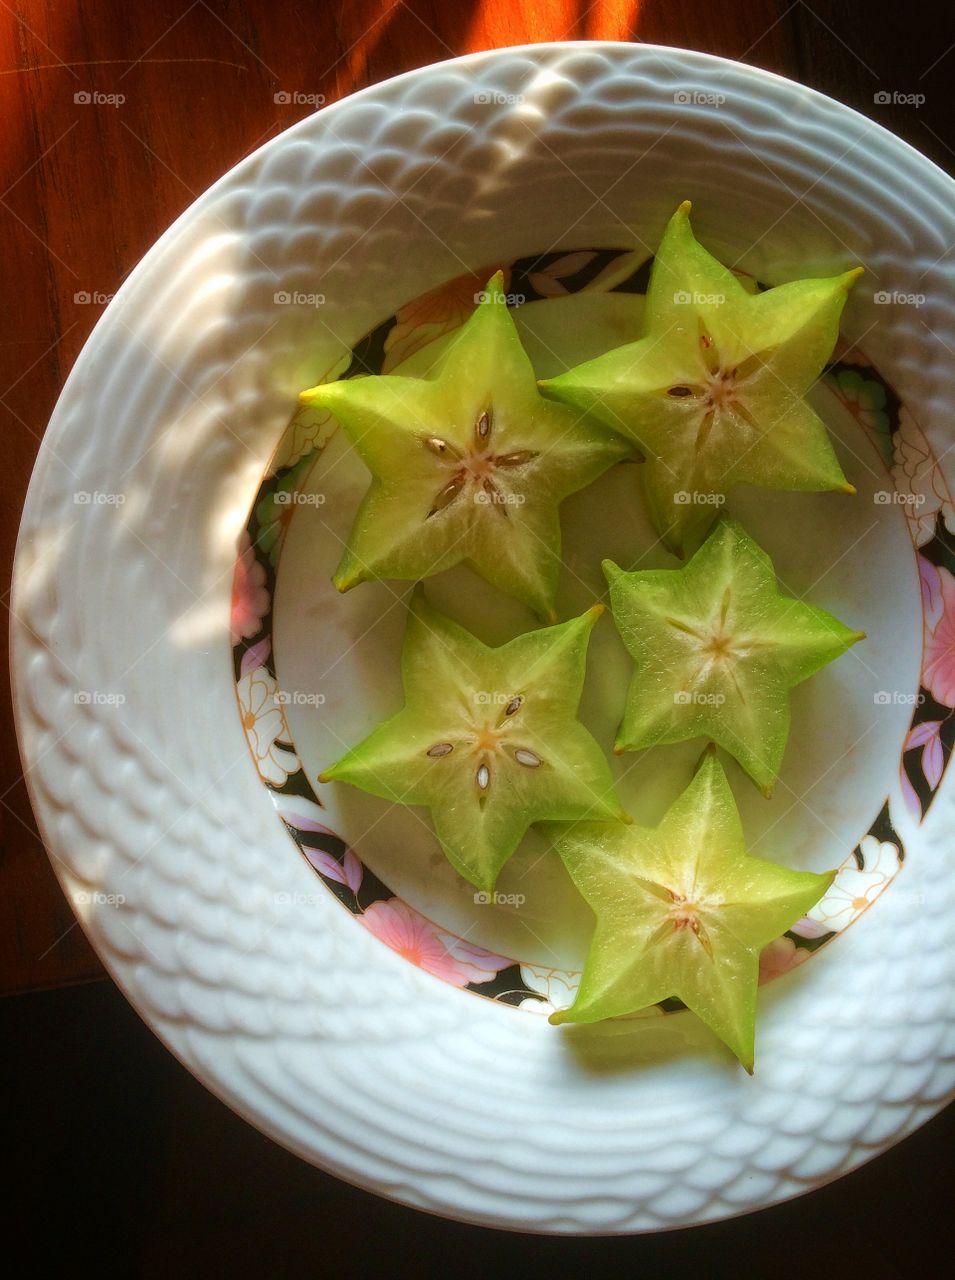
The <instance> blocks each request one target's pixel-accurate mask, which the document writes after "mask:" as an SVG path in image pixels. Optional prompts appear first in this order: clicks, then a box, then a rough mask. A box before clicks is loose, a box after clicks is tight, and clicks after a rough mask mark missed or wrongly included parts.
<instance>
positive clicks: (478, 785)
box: [319, 593, 625, 892]
mask: <svg viewBox="0 0 955 1280" xmlns="http://www.w3.org/2000/svg"><path fill="white" fill-rule="evenodd" d="M602 610H603V606H602V605H595V606H594V608H592V609H590V610H588V612H587V613H585V614H583V615H582V616H581V617H579V618H574V619H572V620H571V621H569V622H563V623H560V624H559V625H558V626H553V627H545V628H543V629H541V630H539V631H531V632H528V633H526V634H525V635H521V636H518V637H517V638H516V639H514V640H511V641H509V642H508V643H507V644H505V645H502V646H500V647H499V648H492V647H489V646H487V645H485V644H483V643H482V642H481V641H480V640H478V639H477V638H476V637H475V636H473V635H471V633H470V632H469V631H466V630H465V629H464V628H463V627H460V626H458V624H457V623H455V622H452V621H451V620H450V619H449V618H446V617H444V616H443V615H442V614H440V613H438V612H436V611H435V610H434V609H432V608H431V607H430V606H429V605H428V604H427V602H426V601H425V600H424V598H423V596H422V595H421V594H420V593H416V595H415V598H414V599H413V602H412V607H411V613H410V616H409V619H408V628H407V632H406V635H405V642H404V650H403V653H402V659H401V664H402V665H401V669H402V680H403V683H404V691H405V705H404V708H403V709H402V710H401V711H399V712H398V714H397V715H395V716H393V717H392V718H391V719H390V720H387V721H385V723H384V724H382V725H380V726H379V727H378V728H377V729H375V730H374V732H373V733H371V734H370V735H369V736H368V737H367V738H366V739H365V740H364V741H363V742H361V743H359V745H358V746H357V747H355V748H354V749H353V750H351V751H349V752H348V754H347V755H345V756H343V757H342V759H341V760H339V761H338V763H337V764H334V765H332V766H331V768H329V769H326V770H325V772H324V773H322V774H321V776H320V778H319V781H321V782H328V781H331V780H333V779H337V780H339V781H342V782H349V783H351V784H352V785H353V786H356V787H360V788H361V789H362V790H363V791H368V792H370V793H371V794H372V795H376V796H382V797H384V798H385V799H387V800H392V801H395V802H397V803H400V804H409V805H425V806H427V807H428V808H429V809H430V810H431V818H432V821H433V823H434V829H435V832H436V834H437V836H438V839H439V841H440V843H441V846H442V848H443V849H444V852H445V854H446V855H447V857H448V859H449V860H450V862H451V863H452V865H453V866H454V867H455V868H456V869H457V870H458V871H459V872H460V873H461V875H462V876H464V878H465V879H466V880H469V881H470V882H471V883H472V884H474V885H477V886H478V887H479V888H480V889H483V890H485V891H488V892H490V891H491V890H492V889H493V888H494V884H495V882H496V880H497V875H498V872H499V871H500V869H501V867H503V865H504V864H505V862H507V860H508V858H509V857H510V856H511V854H512V853H513V852H514V850H515V849H516V848H517V846H518V844H520V842H521V840H522V839H523V837H524V835H525V833H526V831H527V829H528V827H529V826H530V825H531V823H533V822H539V821H543V820H553V821H558V822H573V821H576V820H578V819H581V818H585V817H586V818H593V819H614V818H617V819H624V820H625V815H624V813H623V811H622V809H621V807H620V803H619V801H618V800H617V797H616V796H615V794H614V790H613V780H612V778H611V776H610V769H609V766H608V764H607V760H606V757H605V756H604V754H603V752H602V751H601V749H600V747H599V746H598V744H597V742H596V741H595V740H594V739H593V738H592V737H591V735H590V734H589V733H588V731H587V730H586V729H585V728H584V726H583V725H582V724H581V723H580V722H579V721H578V720H577V706H578V703H579V701H580V695H581V690H582V688H583V683H584V675H585V668H586V661H587V646H588V643H589V640H590V633H591V630H592V628H593V626H594V623H595V622H596V620H597V618H598V617H599V616H600V613H601V612H602Z"/></svg>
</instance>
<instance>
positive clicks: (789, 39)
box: [0, 0, 955, 992]
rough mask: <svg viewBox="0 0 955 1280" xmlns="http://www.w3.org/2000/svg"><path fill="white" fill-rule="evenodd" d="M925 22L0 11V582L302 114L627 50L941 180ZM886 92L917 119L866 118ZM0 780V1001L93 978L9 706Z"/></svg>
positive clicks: (933, 63)
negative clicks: (209, 198) (135, 341)
mask: <svg viewBox="0 0 955 1280" xmlns="http://www.w3.org/2000/svg"><path fill="white" fill-rule="evenodd" d="M949 22H950V23H951V19H949ZM933 23H934V25H932V26H931V28H929V27H926V26H925V25H922V24H913V22H912V20H911V10H910V8H907V7H906V6H898V5H892V6H889V5H888V4H880V3H873V2H872V0H868V2H867V3H863V2H862V0H841V3H836V2H834V0H813V3H812V4H811V5H810V4H807V3H804V0H795V3H792V4H787V2H786V0H778V3H777V2H774V0H737V2H736V3H734V4H729V3H726V2H725V0H724V2H723V3H715V4H714V3H697V2H694V0H594V3H588V0H576V2H575V0H329V2H328V3H322V2H321V0H319V3H316V4H308V3H306V2H305V0H267V2H266V0H219V2H218V3H216V2H214V0H209V2H208V3H207V0H145V2H143V0H140V2H139V3H135V2H131V0H97V2H96V3H95V4H94V3H92V2H80V0H59V3H55V4H44V5H40V4H37V3H31V0H0V120H2V122H3V125H2V147H3V172H2V175H0V192H2V194H0V233H2V237H3V240H2V259H0V262H2V266H0V299H2V307H3V313H2V329H0V423H2V431H3V437H2V438H3V446H4V448H5V450H6V462H5V465H4V466H3V467H2V470H0V485H2V502H0V539H2V557H3V561H4V564H5V565H6V566H7V567H9V565H10V562H11V560H12V557H13V548H14V542H15V539H16V531H17V525H18V522H19V515H20V509H21V507H22V504H23V496H24V493H25V491H26V487H27V483H28V481H29V477H30V471H31V468H32V466H33V460H34V457H35V454H36V449H37V446H38V444H39V441H40V438H41V436H42V434H43V430H44V428H45V425H46V423H47V420H48V418H49V415H50V412H51V410H52V408H53V405H54V403H55V401H56V397H57V395H58V394H59V391H60V388H61V387H62V385H63V381H64V379H65V378H66V375H67V373H68V371H69V369H70V367H71V365H72V364H73V361H74V360H75V359H76V356H77V354H78V353H79V351H80V349H81V347H82V346H83V343H84V342H85V341H86V338H87V336H88V334H89V332H90V330H91V329H92V328H93V325H94V324H95V323H96V321H97V319H98V317H99V316H100V314H101V313H102V310H103V306H104V305H105V300H107V299H108V298H109V296H110V295H111V294H113V293H114V292H115V290H116V289H117V287H118V286H119V284H120V283H121V281H122V280H123V279H124V278H125V276H126V275H127V273H128V272H129V271H130V270H131V269H132V268H133V267H134V266H135V265H136V263H137V262H138V260H139V259H140V257H141V256H142V255H143V254H144V253H145V252H146V250H147V249H148V248H149V247H150V245H151V244H152V243H153V241H154V240H155V239H156V237H157V236H158V235H159V234H160V233H161V232H162V231H164V230H165V228H166V227H167V226H168V225H169V223H170V222H172V220H173V219H174V218H175V217H176V216H177V215H178V214H179V213H181V212H182V211H183V209H185V208H186V207H187V206H188V205H189V204H190V203H191V202H192V200H193V199H194V198H195V197H196V196H197V195H199V193H200V192H202V191H203V190H204V189H205V188H206V187H207V186H208V185H209V184H210V183H211V182H213V181H214V180H215V179H216V178H218V177H219V176H220V175H221V174H223V173H224V172H225V171H226V170H227V169H229V168H231V167H232V165H234V164H235V163H236V162H237V161H238V160H240V159H241V158H242V157H243V156H245V155H247V154H248V153H249V152H250V151H251V150H253V149H254V148H255V147H257V146H259V145H260V144H261V143H263V142H265V141H266V139H268V138H272V137H274V136H275V135H276V134H277V133H279V132H281V130H282V129H284V128H286V127H287V126H288V125H291V124H293V123H294V122H295V120H297V119H298V118H299V117H300V116H302V115H304V114H307V113H308V111H310V110H311V107H309V106H308V105H295V95H296V94H300V95H307V94H322V95H324V97H325V99H326V100H327V101H329V102H331V101H334V100H335V99H337V98H341V97H343V96H345V95H346V94H349V93H351V92H352V91H354V90H355V89H360V88H362V87H364V86H365V85H369V84H373V83H375V82H376V81H378V80H381V79H384V78H385V77H387V76H391V75H394V74H396V73H398V72H401V71H407V70H409V69H410V68H413V67H418V66H421V65H423V64H426V63H430V62H436V61H439V60H441V59H444V58H451V57H454V56H456V55H458V54H462V53H468V52H471V51H472V50H479V49H489V48H496V47H499V46H502V45H510V44H523V43H527V42H536V41H545V40H568V39H601V40H604V39H605V40H641V41H646V42H651V43H660V44H670V45H679V46H684V47H687V48H693V49H702V50H706V51H708V52H711V53H718V54H722V55H723V56H725V57H729V58H736V59H740V60H742V61H744V62H751V63H754V64H756V65H758V66H761V67H767V68H769V69H771V70H773V71H778V72H780V73H782V74H784V75H789V76H792V77H794V78H795V79H798V80H802V81H804V82H805V83H807V84H811V85H813V86H814V87H816V88H818V89H821V90H823V91H824V92H826V93H829V94H832V95H833V96H834V97H836V98H840V99H842V100H843V101H844V102H848V103H850V104H851V105H852V106H855V107H857V108H858V109H859V110H861V111H864V112H865V113H866V114H868V115H870V116H872V117H874V118H875V119H877V120H879V121H880V123H883V124H885V125H887V126H888V127H889V128H891V129H893V130H894V131H895V132H897V133H899V134H901V135H902V136H903V137H905V138H906V139H908V140H909V141H910V142H911V143H912V144H913V145H914V146H916V147H918V148H919V149H920V150H922V151H924V152H926V153H927V154H928V155H929V156H931V157H932V158H933V159H934V160H936V161H937V163H939V164H940V165H942V166H943V167H948V168H949V169H952V168H953V166H955V123H953V121H952V119H951V95H950V93H949V92H948V91H947V85H948V84H949V83H950V81H951V77H952V74H953V72H955V51H953V48H952V46H953V44H955V30H951V29H949V30H945V29H940V28H939V26H938V25H937V23H938V19H934V20H933ZM879 92H888V93H890V94H891V93H893V92H898V93H902V94H913V93H919V94H924V96H925V102H924V104H922V105H921V106H919V107H914V106H911V105H904V104H892V103H890V104H888V105H879V104H877V103H876V102H875V95H876V94H877V93H879ZM283 94H285V95H288V96H289V97H290V98H292V101H291V102H289V103H285V102H283V101H282V95H283ZM94 95H106V97H103V98H99V99H98V100H94V101H91V100H90V99H91V98H92V97H94ZM277 95H278V97H277ZM7 577H9V573H8V574H7ZM3 587H4V592H3V600H4V602H5V603H7V602H8V600H9V590H8V589H9V582H8V581H7V582H4V584H3ZM5 639H6V630H5V629H4V642H5ZM0 760H2V775H0V830H2V833H3V856H2V861H0V984H2V985H0V991H7V992H12V991H26V990H31V989H36V988H40V987H49V986H57V985H62V984H65V983H70V982H78V981H83V980H86V979H90V978H95V977H99V976H101V975H102V972H103V971H102V968H101V966H100V965H99V962H98V960H97V959H96V957H95V955H94V954H93V952H92V950H91V949H90V947H89V945H88V944H87V943H86V941H85V938H84V936H83V934H82V932H81V930H80V929H79V927H78V926H77V925H76V923H75V921H74V918H73V915H72V912H71V911H70V908H69V906H68V905H67V902H66V900H65V899H64V897H63V895H62V894H61V892H60V890H59V887H58V886H57V884H56V881H55V879H54V877H53V874H52V871H51V869H50V866H49V863H48V861H47V858H46V856H45V854H44V852H43V848H42V845H41V842H40V840H39V838H38V836H37V834H36V828H35V825H34V821H33V816H32V813H31V810H30V804H29V800H28V798H27V794H26V788H25V785H24V782H23V779H22V777H21V766H20V762H19V755H18V752H17V746H16V740H15V735H14V730H13V724H12V717H11V713H10V709H9V702H8V700H4V703H3V708H2V722H0Z"/></svg>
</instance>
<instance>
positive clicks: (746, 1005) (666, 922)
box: [550, 754, 835, 1073]
mask: <svg viewBox="0 0 955 1280" xmlns="http://www.w3.org/2000/svg"><path fill="white" fill-rule="evenodd" d="M555 843H556V847H557V850H558V852H559V853H560V856H561V858H562V859H563V860H564V863H565V865H566V867H567V870H568V871H569V872H570V875H571V877H572V878H573V880H574V883H575V884H576V885H577V888H578V889H579V890H580V892H581V893H582V895H583V896H584V898H585V899H586V900H587V902H588V903H589V905H590V906H591V908H592V909H593V911H594V914H595V915H596V917H597V925H596V929H595V931H594V936H593V940H592V942H591V945H590V952H589V954H588V957H587V963H586V967H585V969H584V974H583V978H582V980H581V984H580V988H579V990H578V992H577V997H576V999H575V1000H574V1003H573V1005H572V1006H571V1007H570V1008H569V1009H566V1010H562V1011H559V1012H557V1013H554V1014H552V1015H551V1018H550V1020H551V1022H554V1023H560V1022H598V1021H600V1020H601V1019H603V1018H616V1017H621V1016H623V1015H626V1014H629V1013H635V1012H637V1011H638V1010H640V1009H645V1008H647V1007H648V1006H649V1005H652V1004H657V1003H658V1002H659V1001H661V1000H666V999H669V998H670V997H676V998H677V999H679V1000H682V1001H683V1003H684V1004H685V1005H686V1006H687V1008H689V1009H691V1010H692V1011H693V1013H695V1014H696V1015H697V1016H698V1017H700V1018H702V1019H703V1021H704V1022H705V1023H706V1024H707V1025H708V1026H709V1027H710V1028H711V1029H712V1030H713V1031H714V1032H715V1033H716V1034H717V1035H718V1036H719V1038H720V1039H721V1040H722V1041H723V1042H724V1043H725V1044H726V1045H728V1046H729V1048H730V1049H731V1050H732V1051H733V1053H734V1054H735V1055H736V1057H737V1058H738V1059H739V1061H740V1062H741V1063H742V1064H743V1066H744V1067H745V1068H746V1070H747V1071H749V1072H750V1073H752V1070H753V1065H754V1057H755V1032H756V988H757V981H758V974H759V953H760V951H762V949H763V948H764V947H765V946H768V945H769V943H770V942H772V941H773V940H774V939H775V938H778V937H780V935H781V934H783V933H785V932H786V930H787V929H789V928H790V927H791V926H792V925H793V924H795V922H796V921H797V920H799V919H800V918H801V917H802V916H804V915H805V914H806V912H807V911H809V910H810V908H811V907H812V906H814V905H815V903H816V902H818V901H819V899H820V898H821V897H822V895H823V894H824V893H825V891H826V889H827V888H828V887H829V885H830V884H831V883H832V880H833V877H834V875H835V872H828V873H826V874H824V875H816V874H814V873H812V872H807V871H791V870H789V869H787V868H785V867H780V866H777V865H776V864H775V863H772V862H766V861H764V860H763V859H761V858H753V857H750V856H749V854H747V852H746V848H745V846H744V843H743V831H742V827H741V825H740V820H739V813H738V812H737V808H736V803H735V801H734V799H733V793H732V792H731V790H730V787H729V783H728V782H727V781H726V775H725V774H724V772H723V770H722V768H721V766H720V764H719V762H718V761H717V760H716V758H715V756H713V755H712V754H707V756H706V757H705V758H704V761H703V764H702V765H701V767H700V769H699V770H698V772H697V774H696V776H695V777H694V779H693V781H692V782H691V783H690V785H689V786H688V787H687V789H686V790H685V791H684V792H683V794H682V795H681V796H680V798H679V799H678V800H677V801H676V803H675V804H674V805H673V807H672V808H671V809H670V810H669V811H668V813H667V814H666V816H665V817H664V819H663V821H662V822H661V823H660V825H659V826H658V827H656V828H653V829H648V828H645V827H638V826H629V827H628V826H622V825H619V824H612V823H604V822H588V823H580V824H576V825H574V826H572V827H569V828H566V829H564V830H562V831H559V832H555Z"/></svg>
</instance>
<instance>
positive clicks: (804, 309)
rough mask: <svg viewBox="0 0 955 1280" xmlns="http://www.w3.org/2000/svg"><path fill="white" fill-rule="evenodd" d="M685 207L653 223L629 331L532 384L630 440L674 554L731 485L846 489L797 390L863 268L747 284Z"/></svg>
mask: <svg viewBox="0 0 955 1280" xmlns="http://www.w3.org/2000/svg"><path fill="white" fill-rule="evenodd" d="M689 213H690V204H689V201H686V202H684V203H683V204H682V205H680V207H679V209H677V211H676V213H675V214H674V215H673V217H672V218H671V219H670V222H669V224H668V225H667V228H666V231H665V232H664V235H663V239H662V241H661V243H660V248H659V251H658V253H657V256H656V258H655V259H654V263H653V267H652V270H651V273H650V285H649V288H648V290H647V305H646V309H645V312H644V320H643V333H642V336H641V337H640V338H639V340H638V341H635V342H631V343H629V344H627V345H626V346H622V347H618V348H617V349H616V350H614V351H609V352H607V353H606V354H605V355H602V356H598V357H597V358H596V359H594V360H589V361H587V362H586V363H584V364H581V365H578V366H577V367H576V368H574V369H570V370H568V371H567V372H566V373H564V374H562V375H561V376H560V377H558V378H554V379H552V380H550V381H547V382H543V383H541V386H542V387H544V388H545V389H546V391H547V393H548V394H549V395H552V396H555V397H557V398H558V399H560V400H562V401H563V402H565V403H567V404H570V405H573V406H575V407H576V408H578V409H579V410H580V411H581V412H586V413H592V414H594V415H596V416H599V417H601V418H603V419H604V420H605V421H606V422H607V423H608V424H609V425H610V426H611V427H613V428H614V429H615V430H617V431H621V432H624V433H626V434H628V435H630V436H632V438H633V439H634V440H635V441H636V442H637V443H638V445H639V447H640V449H641V450H642V452H643V454H644V457H645V465H644V467H643V468H642V469H641V471H642V480H643V485H644V492H645V494H646V497H647V501H648V505H649V509H650V513H651V516H652V519H653V523H654V527H655V528H656V530H657V532H658V533H659V534H660V535H661V537H662V538H663V539H664V541H665V542H666V544H667V546H668V547H669V548H670V549H671V550H672V551H675V552H676V553H677V554H680V555H682V554H683V550H684V548H685V547H686V546H687V545H688V544H689V545H692V544H693V543H695V542H697V541H698V540H699V537H700V536H701V535H702V534H703V533H705V531H706V528H707V527H708V526H709V524H710V523H711V522H712V519H713V513H714V510H715V506H716V502H715V501H714V497H715V496H717V495H722V494H725V493H727V492H728V491H729V490H730V489H731V488H732V487H733V486H734V485H737V484H741V483H747V484H753V485H760V486H762V487H764V488H769V489H795V490H826V489H835V490H842V491H844V492H848V493H852V492H854V490H853V488H852V486H851V485H850V484H849V483H848V482H847V481H846V478H845V476H844V475H843V473H842V468H841V467H840V465H839V462H838V459H837V458H836V455H835V453H834V451H833V448H832V445H831V443H830V441H829V436H828V434H827V432H826V428H825V426H824V425H823V422H822V420H821V419H820V418H819V416H818V415H817V414H816V413H815V411H814V410H813V409H812V408H810V406H809V405H808V404H807V403H806V401H805V399H804V397H805V395H806V393H807V392H808V391H809V389H810V387H811V386H812V384H813V383H814V382H815V381H816V379H817V378H818V377H819V375H820V373H821V372H822V370H823V367H824V365H825V363H826V361H827V360H828V359H829V357H830V355H831V353H832V349H833V347H834V345H835V342H836V338H837V336H838V332H839V317H840V315H841V314H842V309H843V306H844V305H845V301H846V296H847V294H848V291H849V289H850V287H851V286H852V283H853V281H854V280H855V279H856V277H857V276H858V275H859V274H860V272H861V268H856V269H854V270H852V271H846V272H844V273H843V274H842V275H839V276H833V277H832V278H830V279H817V280H816V279H814V280H796V281H793V282H792V283H789V284H782V285H778V286H777V287H776V288H774V289H767V290H766V291H765V292H762V293H750V292H748V291H747V290H746V289H745V288H744V287H743V285H742V284H741V283H740V281H739V279H738V278H737V277H736V276H735V275H734V274H733V273H732V271H729V270H727V268H726V267H724V266H722V265H721V264H720V263H719V262H718V261H717V260H716V259H715V258H714V257H713V256H712V255H711V254H709V253H707V251H706V250H705V249H704V248H703V247H702V245H700V244H699V243H698V242H697V240H696V239H695V238H694V235H693V232H692V230H691V229H690V219H689Z"/></svg>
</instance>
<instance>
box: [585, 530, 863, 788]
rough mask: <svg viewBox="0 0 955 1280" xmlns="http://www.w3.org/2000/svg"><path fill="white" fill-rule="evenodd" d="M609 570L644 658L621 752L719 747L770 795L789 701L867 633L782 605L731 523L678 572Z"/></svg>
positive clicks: (637, 652) (635, 652) (621, 614)
mask: <svg viewBox="0 0 955 1280" xmlns="http://www.w3.org/2000/svg"><path fill="white" fill-rule="evenodd" d="M603 567H604V573H605V574H606V577H607V581H608V582H609V584H610V602H611V608H612V610H613V617H614V621H615V623H616V625H617V630H618V631H619V633H620V637H621V639H622V640H623V642H624V644H625V645H626V646H627V649H628V650H629V652H630V655H631V657H632V658H633V660H634V674H633V681H632V683H631V685H630V690H629V693H628V695H627V704H626V709H625V711H624V717H623V723H622V724H621V726H620V729H619V732H618V735H617V743H616V747H615V750H617V751H618V752H619V751H636V750H638V749H639V748H642V747H649V746H655V745H656V744H657V743H667V742H682V741H684V740H685V739H687V738H696V737H698V736H704V737H707V738H711V739H712V740H713V741H714V742H716V743H718V744H719V745H720V746H721V747H723V748H724V749H725V750H726V751H728V752H729V754H730V755H731V756H734V757H735V758H736V760H738V761H739V763H740V764H741V765H742V767H743V768H744V769H745V770H746V772H747V773H748V774H749V775H750V777H751V778H752V779H753V781H754V782H755V783H756V785H757V786H758V787H760V788H761V789H762V790H763V791H764V792H765V793H766V794H767V795H768V794H769V793H770V792H771V790H772V787H773V784H774V782H775V781H776V778H777V776H778V774H779V767H780V763H781V761H782V758H783V752H784V750H785V747H786V739H787V738H788V736H789V691H790V690H791V689H792V688H793V686H794V685H797V684H799V683H801V681H803V680H806V679H808V678H809V676H811V675H813V674H814V673H815V672H816V671H818V670H819V669H820V668H821V667H824V666H825V665H826V664H827V663H828V662H832V661H833V659H835V658H838V657H839V656H840V655H841V654H843V653H845V651H846V650H847V649H849V648H850V646H852V645H853V644H855V643H856V641H857V640H861V639H863V638H864V633H863V632H861V631H851V630H850V629H849V628H848V627H846V626H844V625H843V624H842V623H841V622H840V621H839V620H838V619H837V618H834V617H833V616H832V614H830V613H827V612H826V611H825V610H824V609H819V608H816V607H815V606H813V605H809V604H804V603H803V602H802V601H801V600H794V599H792V598H790V597H789V596H784V595H781V594H780V592H779V590H778V588H777V585H776V574H775V571H774V569H773V564H772V561H771V560H770V558H769V556H768V555H767V554H766V552H765V551H763V550H762V549H761V548H760V547H759V546H757V544H756V543H755V542H754V541H753V539H752V538H751V537H749V535H748V534H747V533H746V531H745V530H744V529H743V528H742V527H741V526H740V525H739V524H737V523H736V522H735V521H733V520H730V519H728V518H726V517H723V518H722V519H721V520H720V521H719V523H718V524H717V526H716V528H715V529H714V530H713V532H712V533H711V534H710V536H709V537H708V538H707V540H706V542H704V543H703V545H702V547H700V549H699V551H697V552H696V554H695V555H694V556H693V557H692V559H691V560H689V561H688V562H687V563H686V564H685V565H684V566H683V567H682V568H680V569H649V570H644V571H640V572H637V573H627V572H625V571H624V570H623V569H620V568H618V566H617V565H615V564H614V563H613V561H611V560H605V561H604V566H603Z"/></svg>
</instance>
